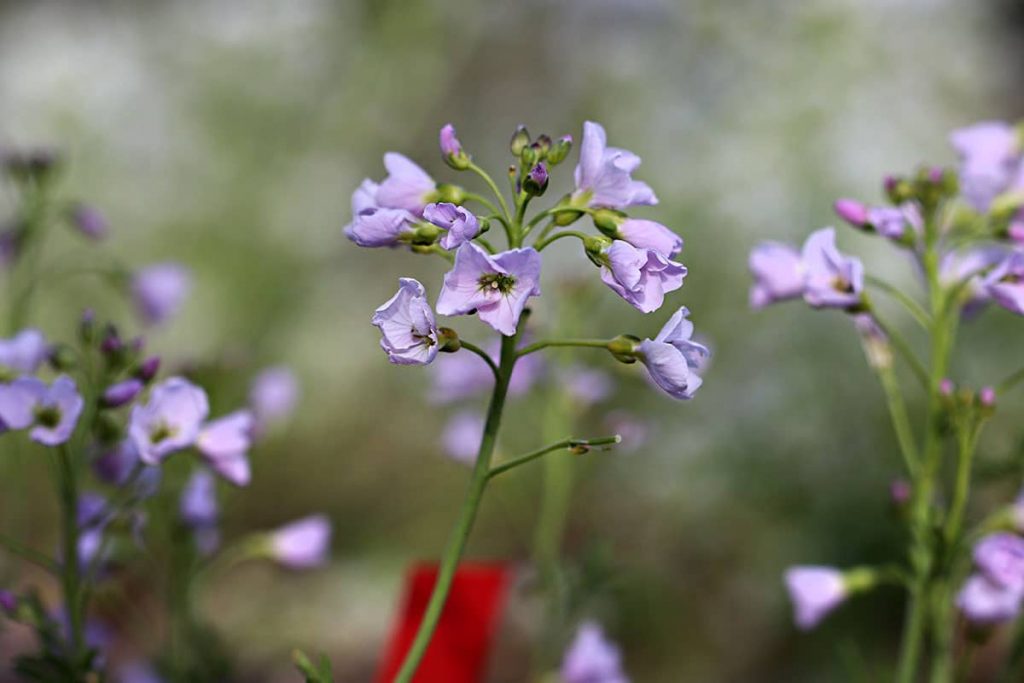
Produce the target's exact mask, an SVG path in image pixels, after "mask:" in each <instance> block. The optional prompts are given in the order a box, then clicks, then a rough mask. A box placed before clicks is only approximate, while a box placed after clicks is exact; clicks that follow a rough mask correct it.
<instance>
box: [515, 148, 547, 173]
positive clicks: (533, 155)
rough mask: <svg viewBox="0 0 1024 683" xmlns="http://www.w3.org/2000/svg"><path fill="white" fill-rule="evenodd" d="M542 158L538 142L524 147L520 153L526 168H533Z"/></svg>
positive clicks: (520, 158)
mask: <svg viewBox="0 0 1024 683" xmlns="http://www.w3.org/2000/svg"><path fill="white" fill-rule="evenodd" d="M541 158H542V156H541V153H540V148H539V147H538V146H537V144H536V143H534V144H532V145H527V146H526V147H523V151H522V152H520V153H519V161H521V162H522V164H523V166H524V167H525V168H532V167H533V165H534V164H536V163H537V162H538V161H540V160H541Z"/></svg>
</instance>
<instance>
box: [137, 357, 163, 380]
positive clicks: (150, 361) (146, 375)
mask: <svg viewBox="0 0 1024 683" xmlns="http://www.w3.org/2000/svg"><path fill="white" fill-rule="evenodd" d="M159 370H160V356H150V357H149V358H147V359H146V360H144V361H142V362H141V363H140V364H139V367H138V369H137V370H136V371H135V376H136V377H138V378H139V379H141V380H142V381H143V382H146V383H148V382H151V381H152V380H153V378H154V377H156V373H157V372H159Z"/></svg>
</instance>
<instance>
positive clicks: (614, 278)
mask: <svg viewBox="0 0 1024 683" xmlns="http://www.w3.org/2000/svg"><path fill="white" fill-rule="evenodd" d="M599 259H600V260H601V261H602V267H601V280H602V281H603V282H604V283H605V284H606V285H608V286H609V287H610V288H611V290H612V291H613V292H615V293H616V294H618V295H619V296H621V297H622V298H623V299H625V300H626V301H627V302H628V303H629V304H630V305H631V306H633V307H634V308H636V309H637V310H638V311H641V312H643V313H650V312H652V311H656V310H658V309H659V308H661V305H662V304H663V303H664V302H665V294H667V293H668V292H673V291H675V290H677V289H679V288H680V287H682V286H683V278H685V277H686V266H684V265H683V264H681V263H676V262H675V261H670V260H669V259H667V258H665V257H664V256H663V255H662V254H660V253H659V252H657V251H654V250H652V249H637V248H636V247H634V246H633V245H632V244H629V243H628V242H624V241H622V240H615V241H614V242H612V244H611V245H610V246H608V247H607V248H605V249H604V250H602V252H601V255H600V257H599Z"/></svg>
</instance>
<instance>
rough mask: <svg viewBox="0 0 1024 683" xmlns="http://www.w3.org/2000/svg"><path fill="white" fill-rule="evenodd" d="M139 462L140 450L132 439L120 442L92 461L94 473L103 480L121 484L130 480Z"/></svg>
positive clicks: (115, 484)
mask: <svg viewBox="0 0 1024 683" xmlns="http://www.w3.org/2000/svg"><path fill="white" fill-rule="evenodd" d="M138 462H139V452H138V451H137V450H136V449H135V444H134V442H133V441H132V440H131V439H125V440H124V441H121V442H119V443H118V444H117V445H115V446H114V447H113V448H110V449H109V450H107V451H105V452H104V453H103V454H102V455H101V456H100V457H98V458H96V459H95V460H94V461H93V463H92V469H93V473H95V475H96V477H97V478H98V479H99V480H100V481H103V482H106V483H108V484H113V485H114V486H121V485H122V484H124V483H125V482H127V481H128V478H129V477H130V476H131V473H132V471H133V470H134V469H135V466H136V465H137V464H138Z"/></svg>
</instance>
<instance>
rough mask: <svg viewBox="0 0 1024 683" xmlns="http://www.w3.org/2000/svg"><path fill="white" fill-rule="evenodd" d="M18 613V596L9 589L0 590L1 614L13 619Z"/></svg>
mask: <svg viewBox="0 0 1024 683" xmlns="http://www.w3.org/2000/svg"><path fill="white" fill-rule="evenodd" d="M17 611H18V596H16V595H15V594H14V593H12V592H11V591H9V590H7V589H0V612H3V613H4V614H5V615H7V616H8V617H13V616H14V615H15V613H17Z"/></svg>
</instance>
